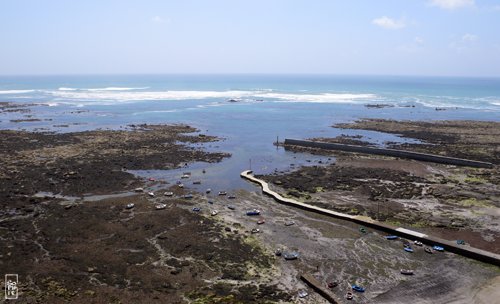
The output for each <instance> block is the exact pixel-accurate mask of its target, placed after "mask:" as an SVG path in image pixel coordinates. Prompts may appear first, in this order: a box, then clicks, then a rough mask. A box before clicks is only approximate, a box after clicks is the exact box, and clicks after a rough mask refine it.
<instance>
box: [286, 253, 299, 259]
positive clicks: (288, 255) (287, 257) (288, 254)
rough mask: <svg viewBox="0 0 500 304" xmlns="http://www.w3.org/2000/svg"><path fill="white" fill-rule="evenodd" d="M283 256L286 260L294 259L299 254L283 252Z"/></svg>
mask: <svg viewBox="0 0 500 304" xmlns="http://www.w3.org/2000/svg"><path fill="white" fill-rule="evenodd" d="M283 257H284V258H285V260H288V261H290V260H296V259H297V258H298V257H299V254H298V253H297V252H290V253H283Z"/></svg>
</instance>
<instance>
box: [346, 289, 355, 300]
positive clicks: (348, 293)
mask: <svg viewBox="0 0 500 304" xmlns="http://www.w3.org/2000/svg"><path fill="white" fill-rule="evenodd" d="M345 298H346V299H347V300H352V299H353V298H354V295H353V294H352V292H350V291H349V292H347V293H346V294H345Z"/></svg>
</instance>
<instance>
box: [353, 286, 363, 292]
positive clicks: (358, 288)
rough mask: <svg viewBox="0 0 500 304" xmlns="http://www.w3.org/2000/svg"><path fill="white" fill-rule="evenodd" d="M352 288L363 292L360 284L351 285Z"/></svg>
mask: <svg viewBox="0 0 500 304" xmlns="http://www.w3.org/2000/svg"><path fill="white" fill-rule="evenodd" d="M351 287H352V290H354V291H357V292H365V289H364V288H363V287H361V286H358V285H352V286H351Z"/></svg>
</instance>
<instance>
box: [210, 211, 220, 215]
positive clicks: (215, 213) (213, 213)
mask: <svg viewBox="0 0 500 304" xmlns="http://www.w3.org/2000/svg"><path fill="white" fill-rule="evenodd" d="M218 213H219V211H217V210H214V211H212V212H211V213H210V214H211V215H212V216H215V215H217V214H218Z"/></svg>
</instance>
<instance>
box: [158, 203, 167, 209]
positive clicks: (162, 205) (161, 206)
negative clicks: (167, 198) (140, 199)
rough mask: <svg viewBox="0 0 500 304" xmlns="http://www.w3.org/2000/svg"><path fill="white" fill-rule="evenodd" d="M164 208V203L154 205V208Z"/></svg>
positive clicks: (165, 206)
mask: <svg viewBox="0 0 500 304" xmlns="http://www.w3.org/2000/svg"><path fill="white" fill-rule="evenodd" d="M165 208H167V205H165V204H156V206H155V209H156V210H163V209H165Z"/></svg>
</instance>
